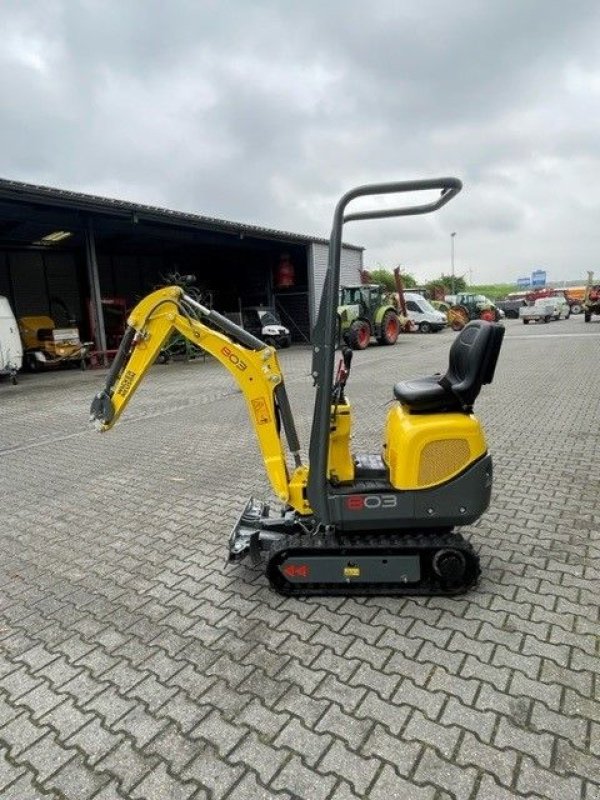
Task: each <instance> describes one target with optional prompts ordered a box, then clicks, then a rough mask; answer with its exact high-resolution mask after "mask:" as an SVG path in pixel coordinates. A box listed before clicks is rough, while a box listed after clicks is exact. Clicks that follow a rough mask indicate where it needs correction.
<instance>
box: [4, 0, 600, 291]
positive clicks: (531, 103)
mask: <svg viewBox="0 0 600 800" xmlns="http://www.w3.org/2000/svg"><path fill="white" fill-rule="evenodd" d="M0 24H1V26H2V28H1V29H2V31H3V35H2V39H3V46H2V48H1V50H0V65H1V69H0V175H1V176H2V177H6V178H12V179H15V180H23V181H30V182H33V183H39V184H46V185H52V186H59V187H61V188H69V189H75V190H79V191H85V192H93V193H96V194H102V195H107V196H110V197H119V198H123V199H128V200H133V201H139V202H145V203H152V204H158V205H164V206H167V207H170V208H175V209H179V210H186V211H195V212H198V213H201V214H208V215H214V216H219V217H224V218H227V219H232V220H239V221H246V222H251V223H254V224H259V225H266V226H269V227H275V228H281V229H287V230H293V231H298V232H302V233H311V234H316V235H328V232H329V228H330V224H331V214H332V211H333V206H334V204H335V202H336V200H337V198H338V197H339V195H340V194H341V193H342V192H344V191H345V190H347V189H349V188H351V187H353V186H355V185H357V184H360V183H368V182H374V181H382V180H401V179H408V178H420V177H435V176H439V175H456V176H458V177H460V178H461V179H462V180H463V182H464V184H465V189H464V190H463V192H462V194H460V195H459V196H458V197H457V198H456V199H455V200H454V201H453V202H452V203H451V204H450V205H449V206H447V207H446V208H445V209H444V210H442V211H441V212H439V213H438V214H437V215H436V216H435V217H428V218H426V217H424V218H416V219H413V220H395V221H388V222H377V223H375V222H372V223H364V222H363V223H354V224H353V225H352V226H348V228H347V230H346V233H345V238H346V239H347V240H348V241H351V242H354V243H357V244H362V245H364V246H365V247H366V248H367V250H366V253H365V263H366V264H368V265H376V264H377V263H381V264H383V265H386V266H389V267H393V266H394V265H395V264H397V263H399V262H401V263H403V264H406V265H407V266H408V267H409V268H410V269H411V270H412V271H414V272H415V273H416V274H417V275H419V276H420V277H421V278H423V279H425V278H427V277H433V276H434V275H436V274H437V275H439V274H440V272H441V271H442V270H443V271H445V272H448V271H449V268H450V233H451V232H452V231H456V269H457V273H461V272H466V273H467V276H468V274H469V273H468V270H472V272H471V275H472V278H473V281H476V282H484V281H485V282H487V281H500V280H507V281H511V280H514V279H515V278H516V277H518V276H519V275H526V274H528V272H529V271H530V270H531V269H532V268H535V267H545V268H547V270H548V272H549V278H550V279H557V280H563V279H574V280H578V279H583V278H584V277H585V270H586V269H589V268H596V269H597V270H600V263H599V261H600V194H599V193H598V192H597V191H596V190H597V184H598V183H599V182H600V131H599V124H600V47H599V42H600V2H597V0H573V2H571V3H566V2H564V0H452V2H450V1H449V0H418V1H415V0H377V1H376V2H362V1H361V2H359V1H358V0H343V1H338V0H329V2H326V0H321V2H313V0H303V2H301V0H295V1H294V2H292V1H291V0H289V1H288V2H284V1H283V0H280V1H279V2H275V0H272V2H269V1H268V0H253V1H252V0H230V2H225V0H222V1H221V2H217V0H169V2H165V0H98V1H97V2H96V1H95V0H85V1H84V0H39V2H33V0H2V3H1V4H0Z"/></svg>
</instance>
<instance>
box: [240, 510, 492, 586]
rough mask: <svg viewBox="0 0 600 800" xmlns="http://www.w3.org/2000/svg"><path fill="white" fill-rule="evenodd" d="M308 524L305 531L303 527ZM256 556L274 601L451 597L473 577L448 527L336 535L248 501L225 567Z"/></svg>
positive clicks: (475, 561) (473, 560)
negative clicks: (275, 595) (276, 596)
mask: <svg viewBox="0 0 600 800" xmlns="http://www.w3.org/2000/svg"><path fill="white" fill-rule="evenodd" d="M311 526H312V527H311ZM247 556H250V557H251V558H252V560H253V561H254V563H258V562H259V561H261V560H262V558H263V557H264V558H265V559H266V568H265V572H266V575H267V578H268V580H269V583H270V585H271V587H272V588H273V589H274V590H275V591H276V592H278V593H279V594H282V595H291V596H298V597H299V596H308V595H388V596H395V595H456V594H462V593H463V592H466V591H468V590H469V589H470V588H472V587H473V586H474V585H475V584H476V583H477V580H478V578H479V574H480V566H479V557H478V555H477V554H476V552H475V551H474V549H473V547H472V545H471V544H469V542H467V541H466V539H464V537H463V536H462V535H461V534H459V533H454V532H453V530H452V529H450V528H440V529H436V528H429V529H427V530H409V531H407V530H400V531H393V530H392V531H380V532H370V531H362V532H352V533H344V532H340V531H336V530H335V529H333V528H330V529H323V528H321V527H319V526H314V525H313V521H312V520H311V518H306V517H300V516H299V515H298V514H296V513H295V512H294V511H284V512H282V513H281V515H280V516H271V512H270V508H269V506H268V505H266V504H264V503H262V502H261V501H259V500H256V499H254V498H251V499H250V500H249V501H248V503H247V505H246V507H245V509H244V511H243V512H242V514H241V516H240V518H239V520H238V521H237V523H236V525H235V526H234V529H233V531H232V533H231V536H230V540H229V561H230V562H236V561H241V560H242V559H243V558H245V557H247Z"/></svg>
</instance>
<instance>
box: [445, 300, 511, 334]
mask: <svg viewBox="0 0 600 800" xmlns="http://www.w3.org/2000/svg"><path fill="white" fill-rule="evenodd" d="M447 316H448V322H449V323H450V327H451V328H452V330H453V331H461V330H462V329H463V328H464V327H465V325H466V324H467V323H468V322H470V321H471V320H473V319H483V320H486V322H498V320H499V319H500V314H499V312H498V309H497V308H496V306H495V305H494V304H493V303H492V301H491V300H489V299H488V298H487V297H484V295H482V294H457V295H456V297H455V299H454V303H453V304H452V305H451V306H450V308H449V309H448V312H447Z"/></svg>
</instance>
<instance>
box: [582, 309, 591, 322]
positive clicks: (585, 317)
mask: <svg viewBox="0 0 600 800" xmlns="http://www.w3.org/2000/svg"><path fill="white" fill-rule="evenodd" d="M591 319H592V312H591V311H584V312H583V321H584V322H591Z"/></svg>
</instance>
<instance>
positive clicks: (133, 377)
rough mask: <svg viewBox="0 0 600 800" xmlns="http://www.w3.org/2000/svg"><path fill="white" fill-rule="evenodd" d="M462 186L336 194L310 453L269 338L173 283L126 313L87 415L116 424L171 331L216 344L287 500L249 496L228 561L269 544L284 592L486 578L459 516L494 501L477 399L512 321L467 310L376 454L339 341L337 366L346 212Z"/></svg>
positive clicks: (438, 183)
mask: <svg viewBox="0 0 600 800" xmlns="http://www.w3.org/2000/svg"><path fill="white" fill-rule="evenodd" d="M460 189H461V183H460V181H459V180H457V179H456V178H440V179H434V180H422V181H408V182H402V183H384V184H375V185H369V186H361V187H358V188H357V189H354V190H352V191H350V192H348V193H347V194H345V195H344V196H343V197H342V198H341V200H340V201H339V203H338V205H337V207H336V209H335V213H334V219H333V227H332V232H331V238H330V243H329V263H328V269H327V274H326V278H325V284H324V288H323V293H322V297H321V302H320V306H319V313H318V316H317V321H316V324H315V327H314V330H313V336H312V347H313V360H312V377H313V379H314V383H315V386H316V397H315V405H314V413H313V422H312V428H311V436H310V448H309V459H310V466H309V465H306V464H303V463H302V460H301V457H300V444H299V441H298V435H297V433H296V428H295V424H294V418H293V416H292V410H291V407H290V403H289V400H288V395H287V393H286V388H285V384H284V379H283V375H282V372H281V368H280V365H279V362H278V359H277V353H276V352H275V349H274V348H273V347H270V346H267V345H266V344H265V343H264V342H262V341H260V339H257V338H256V337H254V336H253V335H251V334H250V333H248V332H247V331H245V330H244V329H243V328H241V327H239V326H237V325H236V324H234V323H233V322H232V321H230V320H229V319H227V318H226V317H224V316H222V315H221V314H219V313H218V312H216V311H214V310H213V309H209V308H205V307H204V306H203V305H202V304H201V303H198V302H197V301H196V300H195V299H194V298H192V297H189V296H188V295H186V293H185V290H184V289H182V288H180V287H177V286H171V287H166V288H163V289H159V290H158V291H155V292H153V293H152V294H150V295H149V296H148V297H146V298H144V299H143V300H142V301H141V302H140V303H139V304H138V305H137V306H136V307H135V309H134V310H133V312H132V313H131V315H130V317H129V319H128V327H127V330H126V332H125V335H124V337H123V341H122V343H121V346H120V348H119V351H118V353H117V356H116V358H115V361H114V363H113V365H112V368H111V369H110V371H109V373H108V376H107V380H106V385H105V387H104V390H103V391H101V392H99V393H98V394H97V395H96V396H95V398H94V400H93V402H92V407H91V418H92V419H93V420H94V421H95V424H96V426H97V427H98V428H99V429H100V430H103V431H104V430H108V429H109V428H110V427H111V426H112V425H114V423H115V422H116V420H117V419H118V418H119V416H120V414H121V413H122V411H123V409H124V408H125V406H126V405H127V402H128V401H129V400H130V398H131V396H132V395H133V393H134V392H135V390H136V388H137V386H138V385H139V382H140V380H141V379H142V378H143V376H144V374H145V373H146V371H147V370H148V368H149V367H150V365H151V364H152V363H153V362H154V360H155V358H156V356H157V355H158V353H159V352H160V348H161V347H162V345H163V344H164V342H165V341H166V339H167V338H168V337H169V336H170V335H171V334H172V333H173V331H177V332H178V333H180V334H181V335H182V336H184V337H186V339H188V340H189V341H190V342H193V343H194V344H195V345H197V346H198V347H201V348H203V349H204V350H206V351H207V352H208V353H210V354H211V355H213V356H214V357H215V358H216V359H217V360H218V361H219V362H220V363H221V364H222V365H223V366H224V367H225V368H226V369H227V370H229V372H230V373H231V374H232V375H233V377H234V378H235V380H236V381H237V383H238V385H239V387H240V389H241V390H242V392H243V394H244V397H245V400H246V404H247V407H248V413H249V416H250V420H251V422H252V424H253V426H254V430H255V432H256V436H257V438H258V442H259V445H260V450H261V453H262V457H263V461H264V465H265V469H266V471H267V475H268V477H269V480H270V483H271V486H272V488H273V491H274V493H275V495H276V496H277V498H278V500H279V501H280V503H281V508H280V509H279V510H278V511H277V512H274V511H272V510H271V506H270V504H268V503H263V502H261V501H258V500H256V499H253V498H251V499H250V500H249V501H248V503H247V505H246V507H245V508H244V510H243V512H242V514H241V515H240V517H239V519H238V521H237V522H236V524H235V526H234V528H233V531H232V533H231V535H230V538H229V560H230V561H234V562H235V561H240V560H241V559H243V558H245V557H247V556H249V557H250V558H252V559H253V560H254V561H255V562H257V561H259V560H261V559H262V558H263V557H264V558H265V561H266V567H265V569H266V575H267V577H268V580H269V582H270V584H271V586H272V587H273V588H274V589H275V590H276V591H277V592H280V593H281V594H285V595H370V594H380V595H403V594H446V595H450V594H458V593H460V592H464V591H466V590H467V589H469V588H470V587H472V586H473V585H474V584H475V583H476V582H477V579H478V576H479V573H480V566H479V559H478V557H477V554H476V553H475V551H474V549H473V548H472V546H471V545H470V544H469V543H468V542H467V541H466V540H465V539H464V538H463V536H462V535H461V534H459V533H456V532H454V528H455V526H458V525H467V524H470V523H472V522H474V521H475V520H477V519H478V518H479V517H480V516H481V515H482V514H483V512H484V511H485V510H486V508H487V507H488V504H489V501H490V494H491V487H492V460H491V456H490V455H489V454H488V451H487V446H486V442H485V438H484V434H483V431H482V429H481V426H480V424H479V422H478V421H477V419H476V418H475V417H474V415H473V403H474V401H475V399H476V397H477V395H478V394H479V391H480V389H481V386H482V385H483V384H485V383H491V381H492V378H493V375H494V370H495V366H496V361H497V358H498V354H499V351H500V346H501V343H502V337H503V334H504V329H503V328H502V327H501V326H498V325H496V324H494V323H490V322H485V321H483V320H476V321H473V322H471V323H469V324H468V325H467V326H466V327H465V328H464V329H463V330H462V331H461V332H460V334H459V335H458V336H457V338H456V340H455V341H454V342H453V344H452V347H451V349H450V363H449V367H448V370H447V372H446V373H445V374H444V375H432V376H429V377H425V378H420V379H417V380H412V381H405V382H401V383H397V384H396V385H395V386H394V388H393V392H394V396H395V400H396V402H395V403H394V404H393V406H392V407H391V408H390V409H389V411H388V414H387V419H386V421H385V428H384V436H383V447H382V449H381V450H380V452H378V453H369V454H363V453H352V452H351V449H350V433H351V428H352V418H351V408H350V403H349V401H348V399H347V397H346V382H347V379H348V375H349V372H350V366H351V359H352V351H351V350H350V349H345V350H344V351H343V352H342V357H341V358H340V363H339V366H338V368H337V371H336V373H335V375H334V362H335V349H336V348H335V344H336V309H337V300H338V292H339V277H340V253H341V242H342V228H343V225H344V223H345V222H349V221H351V220H366V219H376V218H382V217H395V216H409V215H413V214H426V213H428V212H431V211H436V210H437V209H439V208H441V207H442V206H443V205H445V204H446V203H447V202H448V201H449V200H450V199H451V198H453V197H454V196H455V195H456V194H457V193H458V192H459V191H460ZM421 190H428V191H431V190H436V191H441V194H439V195H436V197H435V199H434V200H433V201H431V202H428V203H425V204H422V205H412V206H406V207H401V208H396V209H381V208H379V209H377V210H374V211H361V212H356V213H346V206H347V205H348V203H349V202H350V201H352V200H354V199H356V198H358V197H365V196H369V195H383V194H391V193H402V192H415V191H421ZM205 323H206V324H205ZM284 439H285V441H286V442H287V449H288V451H289V456H288V455H286V450H285V449H284ZM288 458H289V459H290V462H291V461H293V466H292V465H291V463H288Z"/></svg>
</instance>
